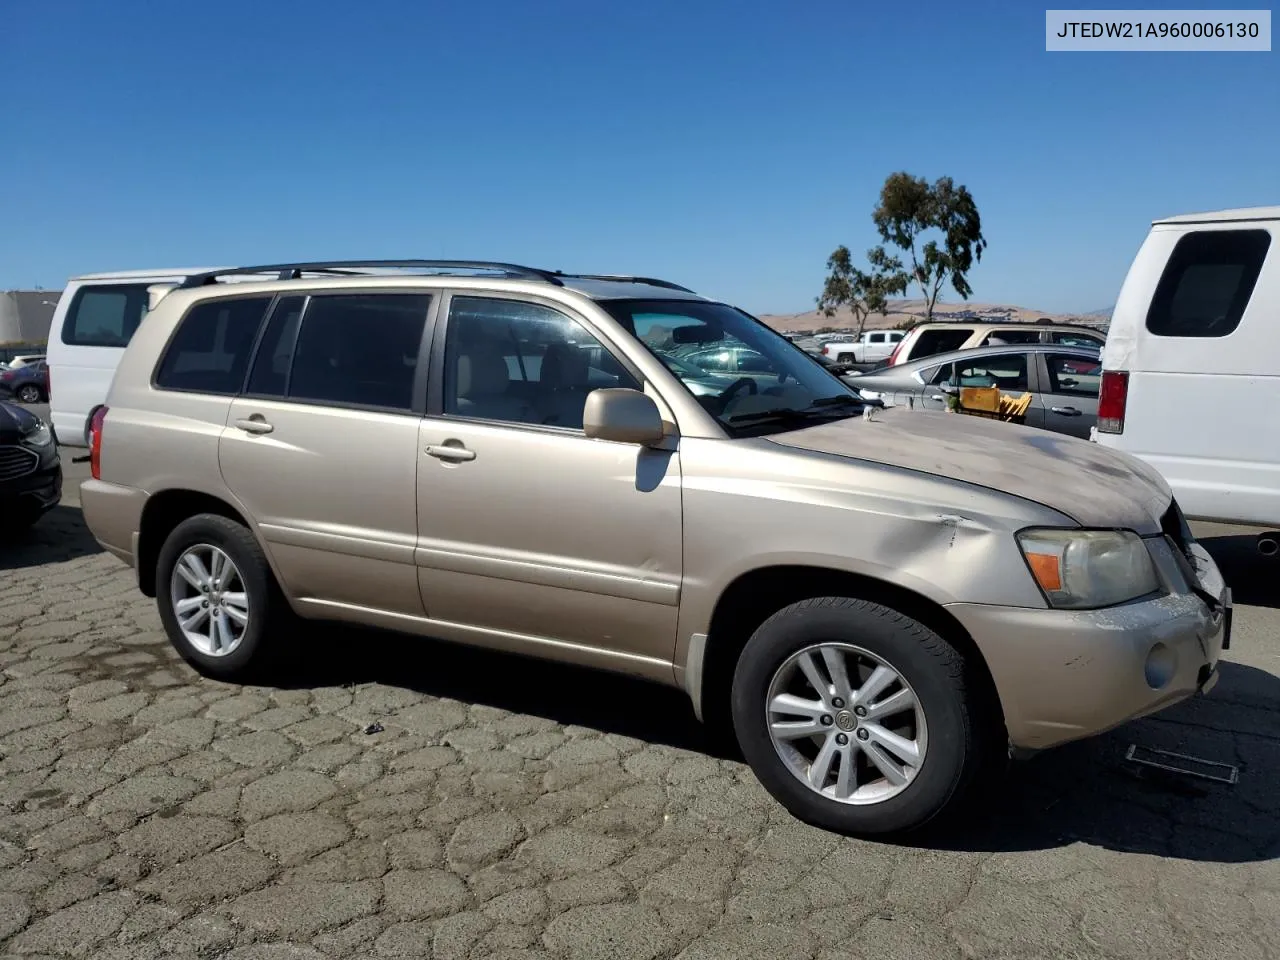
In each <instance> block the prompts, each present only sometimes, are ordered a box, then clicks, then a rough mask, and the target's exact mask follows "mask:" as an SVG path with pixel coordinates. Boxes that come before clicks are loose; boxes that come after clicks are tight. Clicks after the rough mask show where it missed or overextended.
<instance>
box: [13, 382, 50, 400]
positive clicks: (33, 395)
mask: <svg viewBox="0 0 1280 960" xmlns="http://www.w3.org/2000/svg"><path fill="white" fill-rule="evenodd" d="M43 400H44V394H43V392H42V391H41V390H40V388H39V387H37V386H36V385H35V384H32V383H24V384H23V385H22V386H20V387H19V388H18V402H19V403H41V402H42V401H43Z"/></svg>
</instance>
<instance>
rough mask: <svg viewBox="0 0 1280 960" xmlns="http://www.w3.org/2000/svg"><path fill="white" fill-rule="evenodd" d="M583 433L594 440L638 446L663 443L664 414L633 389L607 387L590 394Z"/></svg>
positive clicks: (583, 414) (646, 396)
mask: <svg viewBox="0 0 1280 960" xmlns="http://www.w3.org/2000/svg"><path fill="white" fill-rule="evenodd" d="M582 429H583V432H584V433H586V435H587V436H588V437H591V438H592V439H593V440H612V441H614V442H615V443H638V444H642V445H643V446H649V445H651V444H655V443H659V442H661V440H662V438H663V437H664V436H665V431H664V429H663V426H662V414H661V412H659V410H658V405H657V404H656V403H654V402H653V397H650V396H648V395H647V394H644V393H641V392H640V391H639V390H632V389H631V388H629V387H607V388H602V389H600V390H592V391H591V392H590V393H589V394H587V403H586V406H585V407H584V408H583V410H582Z"/></svg>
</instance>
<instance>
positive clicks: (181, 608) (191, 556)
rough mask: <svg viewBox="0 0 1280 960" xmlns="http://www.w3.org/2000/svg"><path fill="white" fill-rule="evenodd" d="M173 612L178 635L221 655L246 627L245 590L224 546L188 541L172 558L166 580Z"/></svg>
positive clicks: (237, 642) (234, 645)
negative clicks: (188, 544) (189, 544)
mask: <svg viewBox="0 0 1280 960" xmlns="http://www.w3.org/2000/svg"><path fill="white" fill-rule="evenodd" d="M169 597H170V602H171V603H172V604H173V613H174V616H175V617H176V619H177V621H178V626H179V628H180V629H181V630H182V634H183V636H184V637H185V638H186V640H187V642H188V643H190V644H191V645H192V646H193V647H194V648H195V649H196V650H197V651H199V652H200V653H202V654H204V655H205V656H208V657H225V656H227V655H228V654H230V653H232V652H233V651H234V650H235V649H236V648H237V647H239V646H240V642H241V641H242V640H243V639H244V635H245V631H246V630H247V629H248V627H249V616H250V608H249V595H248V593H247V592H246V590H245V583H244V578H243V577H242V576H241V575H240V570H239V569H238V568H237V567H236V565H235V563H234V561H232V559H231V557H229V556H228V555H227V554H226V552H225V551H223V550H222V549H221V548H219V547H215V546H213V545H212V544H208V543H200V544H196V545H195V546H191V547H188V548H187V549H186V550H184V551H183V552H182V554H181V556H179V557H178V562H177V563H176V564H174V567H173V575H172V576H171V577H170V582H169Z"/></svg>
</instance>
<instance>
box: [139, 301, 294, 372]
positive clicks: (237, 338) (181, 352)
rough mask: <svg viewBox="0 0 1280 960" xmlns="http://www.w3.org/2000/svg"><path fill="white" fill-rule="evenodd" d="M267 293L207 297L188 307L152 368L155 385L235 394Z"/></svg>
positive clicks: (260, 318) (266, 305)
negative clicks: (231, 296) (154, 375)
mask: <svg viewBox="0 0 1280 960" xmlns="http://www.w3.org/2000/svg"><path fill="white" fill-rule="evenodd" d="M270 304H271V297H238V298H236V299H234V300H207V301H205V302H204V303H198V304H196V305H195V306H194V307H192V308H191V309H190V310H189V311H187V315H186V316H185V317H183V318H182V320H181V321H180V322H179V324H178V331H177V333H175V334H174V335H173V339H172V340H171V341H169V346H168V348H167V349H166V350H165V352H164V357H163V358H162V359H161V360H160V366H159V367H158V368H157V370H156V378H155V385H156V386H157V387H159V388H161V389H163V390H184V391H189V392H192V393H211V394H216V395H219V396H233V395H235V394H237V393H239V392H240V388H241V387H242V386H243V385H244V375H245V372H246V371H247V370H248V367H249V354H250V353H251V352H252V350H253V341H254V338H255V337H257V335H258V325H259V324H260V323H261V322H262V317H263V314H265V313H266V311H267V307H268V306H270Z"/></svg>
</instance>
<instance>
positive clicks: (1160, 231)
mask: <svg viewBox="0 0 1280 960" xmlns="http://www.w3.org/2000/svg"><path fill="white" fill-rule="evenodd" d="M1277 232H1280V224H1277V222H1276V221H1275V220H1274V219H1272V220H1269V221H1268V220H1256V219H1255V220H1239V219H1235V220H1231V219H1206V220H1205V221H1203V222H1189V221H1187V220H1185V219H1183V218H1180V219H1179V220H1177V221H1166V222H1162V223H1157V224H1155V225H1154V226H1153V227H1152V230H1151V232H1150V234H1149V235H1148V237H1147V240H1146V241H1145V243H1144V244H1143V246H1142V248H1141V249H1140V250H1139V252H1138V255H1137V257H1136V259H1135V260H1134V263H1133V265H1132V266H1131V267H1130V270H1129V274H1128V276H1127V277H1126V278H1125V282H1124V285H1123V287H1122V288H1121V291H1120V297H1119V299H1118V300H1117V303H1116V308H1115V313H1114V315H1113V317H1112V320H1111V327H1110V330H1109V332H1108V336H1107V345H1106V347H1105V349H1104V350H1103V354H1102V359H1103V370H1104V376H1105V377H1107V378H1108V379H1110V381H1111V383H1110V387H1111V389H1108V385H1106V384H1104V388H1103V394H1104V397H1103V403H1102V407H1103V409H1101V410H1100V413H1099V416H1100V422H1099V429H1098V431H1097V433H1096V434H1095V437H1096V439H1097V441H1098V442H1099V443H1101V444H1104V445H1106V446H1111V447H1116V448H1118V449H1121V450H1125V451H1126V452H1128V453H1132V454H1134V455H1136V456H1139V457H1141V458H1143V459H1144V460H1147V461H1148V462H1149V463H1151V464H1152V466H1154V467H1155V468H1156V469H1157V470H1159V471H1160V472H1161V473H1162V474H1163V475H1164V477H1165V479H1166V480H1167V481H1168V482H1169V485H1170V486H1171V487H1172V488H1173V490H1174V494H1175V495H1176V496H1177V498H1178V501H1179V503H1180V505H1181V506H1182V509H1183V511H1184V512H1185V513H1186V514H1187V515H1188V516H1191V517H1199V518H1205V519H1219V520H1227V521H1236V522H1242V523H1259V524H1269V525H1277V526H1280V420H1278V419H1277V418H1275V417H1273V416H1270V415H1269V414H1268V411H1274V410H1277V409H1280V337H1278V336H1277V329H1276V321H1277V309H1278V308H1280V259H1278V256H1280V255H1278V254H1277V252H1276V249H1275V248H1277V246H1280V245H1278V244H1277V243H1276V242H1275V241H1276V234H1277ZM1126 373H1127V377H1125V376H1123V375H1122V374H1126ZM1126 380H1127V390H1125V391H1124V395H1123V396H1121V395H1119V393H1117V391H1118V390H1120V389H1121V387H1122V386H1123V384H1124V383H1125V382H1126ZM1117 411H1122V413H1123V416H1122V417H1117V416H1116V415H1115V414H1116V413H1117ZM1104 431H1106V432H1104Z"/></svg>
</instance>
